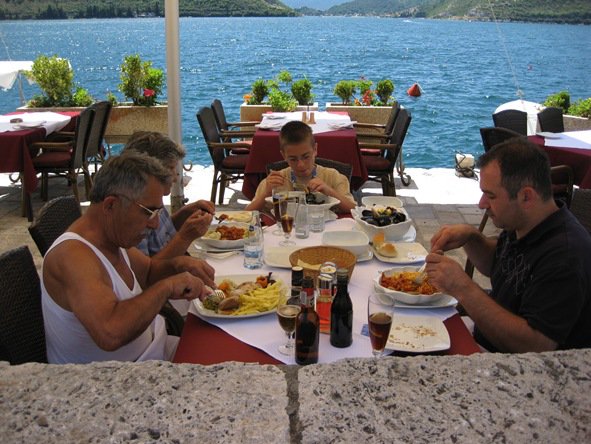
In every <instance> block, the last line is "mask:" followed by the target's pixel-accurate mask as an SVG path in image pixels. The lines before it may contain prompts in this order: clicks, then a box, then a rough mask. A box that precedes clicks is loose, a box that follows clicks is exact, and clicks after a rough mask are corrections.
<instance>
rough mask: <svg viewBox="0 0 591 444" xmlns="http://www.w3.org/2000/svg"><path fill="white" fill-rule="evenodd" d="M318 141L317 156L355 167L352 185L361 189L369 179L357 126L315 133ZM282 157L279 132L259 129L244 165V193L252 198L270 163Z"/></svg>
mask: <svg viewBox="0 0 591 444" xmlns="http://www.w3.org/2000/svg"><path fill="white" fill-rule="evenodd" d="M314 139H315V140H316V143H317V144H318V157H323V158H325V159H332V160H337V161H339V162H343V163H347V164H349V165H351V166H352V167H353V170H352V174H351V186H352V187H353V189H355V190H356V189H358V188H360V187H361V186H362V185H363V184H364V183H365V181H366V180H367V169H366V168H365V164H364V163H363V159H362V158H361V153H360V152H359V147H358V145H357V134H356V133H355V130H354V129H345V130H339V131H330V132H327V133H320V134H314ZM279 160H282V157H281V153H280V152H279V132H277V131H265V130H257V132H256V133H255V135H254V138H253V140H252V146H251V148H250V154H249V156H248V161H247V163H246V168H245V178H244V185H243V186H242V192H243V193H244V195H245V196H246V197H247V198H249V199H252V198H253V197H254V194H255V192H256V189H257V186H258V184H259V183H260V182H261V180H262V179H263V178H264V177H265V176H266V167H267V164H268V163H271V162H277V161H279Z"/></svg>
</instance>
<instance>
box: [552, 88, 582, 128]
mask: <svg viewBox="0 0 591 444" xmlns="http://www.w3.org/2000/svg"><path fill="white" fill-rule="evenodd" d="M543 104H544V106H554V107H557V108H562V111H563V113H564V114H563V115H562V120H563V122H564V130H565V131H581V130H589V129H591V97H590V98H587V99H579V100H576V101H575V102H574V103H571V97H570V94H569V92H568V91H560V92H558V93H556V94H551V95H549V96H548V97H547V98H546V100H545V101H544V103H543Z"/></svg>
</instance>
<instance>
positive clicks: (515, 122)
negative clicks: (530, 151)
mask: <svg viewBox="0 0 591 444" xmlns="http://www.w3.org/2000/svg"><path fill="white" fill-rule="evenodd" d="M492 118H493V122H494V123H495V126H498V127H501V128H507V129H510V130H513V131H515V132H516V133H519V134H521V135H522V136H527V113H526V112H525V111H519V110H517V109H506V110H504V111H499V112H498V113H495V114H493V116H492Z"/></svg>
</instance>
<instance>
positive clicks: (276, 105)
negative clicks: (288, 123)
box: [269, 88, 298, 112]
mask: <svg viewBox="0 0 591 444" xmlns="http://www.w3.org/2000/svg"><path fill="white" fill-rule="evenodd" d="M269 104H270V105H271V108H272V109H273V111H276V112H288V111H294V110H295V109H296V107H297V106H298V102H297V100H296V99H294V98H293V96H292V95H291V94H290V93H288V92H286V91H282V90H280V89H278V88H271V91H269Z"/></svg>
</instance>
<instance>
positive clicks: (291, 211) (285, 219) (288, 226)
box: [279, 200, 298, 247]
mask: <svg viewBox="0 0 591 444" xmlns="http://www.w3.org/2000/svg"><path fill="white" fill-rule="evenodd" d="M297 210H298V203H297V202H296V201H295V200H287V202H286V204H285V206H283V205H280V206H279V212H280V213H281V219H280V220H281V228H282V229H283V236H285V239H284V240H282V241H281V242H279V245H281V246H282V247H287V246H290V245H295V242H294V241H292V240H289V238H290V237H291V231H292V230H293V222H294V220H295V216H296V212H297Z"/></svg>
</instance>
